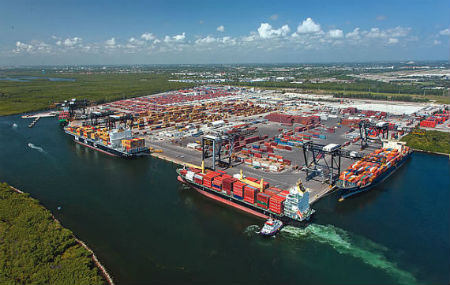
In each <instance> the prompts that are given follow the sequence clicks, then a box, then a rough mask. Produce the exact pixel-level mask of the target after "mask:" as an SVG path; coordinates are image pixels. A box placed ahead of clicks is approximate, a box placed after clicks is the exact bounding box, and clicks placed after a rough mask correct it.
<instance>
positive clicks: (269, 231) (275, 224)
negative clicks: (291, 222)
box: [259, 218, 283, 237]
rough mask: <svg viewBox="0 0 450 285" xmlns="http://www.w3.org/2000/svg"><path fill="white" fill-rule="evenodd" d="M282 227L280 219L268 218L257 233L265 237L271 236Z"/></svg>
mask: <svg viewBox="0 0 450 285" xmlns="http://www.w3.org/2000/svg"><path fill="white" fill-rule="evenodd" d="M282 227H283V222H282V221H280V220H274V219H272V218H269V219H268V220H267V221H266V222H265V223H264V226H263V227H262V229H261V231H260V232H259V234H260V235H262V236H265V237H271V236H274V235H276V234H277V233H278V232H279V231H280V230H281V228H282Z"/></svg>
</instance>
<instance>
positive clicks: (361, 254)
mask: <svg viewBox="0 0 450 285" xmlns="http://www.w3.org/2000/svg"><path fill="white" fill-rule="evenodd" d="M281 235H282V236H283V237H285V238H289V239H293V240H297V239H307V240H313V241H317V242H319V243H322V244H327V245H329V246H331V247H333V248H334V249H335V250H336V251H337V252H339V253H340V254H346V255H350V256H352V257H355V258H358V259H360V260H362V261H363V262H364V263H366V264H368V265H370V266H372V267H375V268H378V269H381V270H384V271H385V272H387V273H388V274H390V275H391V276H393V277H395V278H397V279H398V281H399V282H400V283H403V284H415V283H416V278H415V277H414V276H413V275H412V274H411V273H409V272H407V271H404V270H402V269H400V268H398V266H397V264H395V263H393V262H391V261H389V260H388V259H387V258H386V256H385V253H386V252H387V251H388V249H387V248H386V247H384V246H382V245H379V244H376V243H374V242H373V241H371V240H368V239H366V238H364V237H361V236H356V235H353V234H351V233H349V232H347V231H345V230H343V229H340V228H337V227H334V226H332V225H326V226H324V225H317V224H311V225H309V226H308V227H306V228H303V229H302V228H296V227H291V226H287V227H284V228H283V229H282V230H281Z"/></svg>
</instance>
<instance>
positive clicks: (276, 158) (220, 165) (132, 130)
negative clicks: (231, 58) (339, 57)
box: [59, 86, 450, 212]
mask: <svg viewBox="0 0 450 285" xmlns="http://www.w3.org/2000/svg"><path fill="white" fill-rule="evenodd" d="M62 109H63V110H64V111H63V112H61V113H60V114H59V118H60V122H61V123H62V124H63V125H66V124H68V125H67V126H65V131H66V133H68V134H69V135H72V136H74V138H75V141H76V142H78V143H81V144H84V145H85V146H88V147H91V148H94V149H97V150H99V151H102V152H105V153H107V154H116V156H124V157H133V156H137V155H142V154H146V153H149V152H150V153H151V155H152V156H154V157H158V158H161V159H164V160H167V161H171V162H174V163H176V164H179V165H181V166H183V167H184V168H187V169H190V170H192V171H194V170H195V173H199V172H200V171H202V173H203V174H205V172H204V171H205V168H206V169H209V171H213V172H217V171H218V172H221V173H223V174H224V175H225V173H226V175H227V176H229V177H230V178H231V177H239V176H241V177H242V178H243V177H244V175H245V177H247V178H246V179H245V181H247V182H248V181H250V180H251V181H254V182H255V181H257V182H256V183H261V185H262V184H263V182H262V181H261V180H263V181H264V183H268V184H267V185H270V187H271V189H294V187H295V185H297V186H298V184H299V181H301V182H300V183H301V186H302V187H303V189H304V191H307V192H309V203H310V204H313V203H314V202H315V201H317V200H318V199H320V198H321V197H323V196H324V195H326V194H327V193H331V192H332V191H335V190H336V182H337V181H338V180H341V181H342V179H343V178H342V177H344V171H346V172H345V175H347V174H348V173H351V167H352V166H353V165H354V164H356V165H358V164H357V163H360V162H359V161H360V160H362V159H363V158H364V159H365V157H369V156H368V155H369V154H370V155H372V156H373V155H375V154H378V153H380V151H379V150H378V149H380V148H381V147H382V145H383V142H384V143H392V142H396V141H398V140H399V139H400V138H401V137H402V136H404V135H406V134H407V133H409V132H411V131H413V132H415V131H417V130H418V129H417V127H419V126H420V127H421V128H439V129H441V130H447V131H448V130H449V129H450V128H449V126H450V125H449V121H448V118H449V112H448V106H444V105H437V104H424V103H398V102H396V103H395V104H392V105H391V104H388V103H380V102H379V101H378V102H373V101H369V100H364V101H360V100H348V99H342V100H327V96H324V95H317V96H316V95H311V94H296V93H281V92H277V91H272V90H255V89H253V88H251V89H250V88H240V87H232V86H202V87H197V88H193V89H187V90H177V91H170V92H166V93H161V94H157V95H151V96H144V97H139V98H134V99H126V100H120V101H115V102H111V103H106V104H101V105H95V106H88V104H86V103H85V102H78V101H76V100H75V99H74V100H72V101H70V102H65V103H63V104H62ZM399 145H400V144H399ZM402 151H403V153H405V151H406V152H407V150H406V149H403V147H401V150H400V152H402ZM388 152H389V151H388ZM371 153H372V154H371ZM374 153H375V154H374ZM383 153H384V152H383ZM405 157H406V156H405ZM389 159H390V158H389ZM399 159H400V158H399ZM396 161H397V158H396V159H395V160H393V162H392V163H395V162H396ZM388 163H389V164H390V163H391V162H388ZM364 165H367V163H365V164H364ZM371 166H373V165H371ZM200 169H201V170H200ZM349 169H350V170H349ZM374 169H375V170H376V169H378V167H373V168H372V170H370V171H372V172H373V171H375V170H374ZM381 169H384V168H382V167H381ZM349 171H350V172H349ZM370 171H369V168H367V169H366V170H365V171H364V172H361V171H360V172H361V174H360V176H358V178H357V179H359V177H361V182H362V181H363V179H364V182H365V183H367V179H369V181H372V179H374V178H375V181H376V180H377V179H376V177H375V176H374V178H372V179H370V177H369V176H371V175H372V173H371V172H370ZM363 174H364V175H363ZM389 174H391V173H389ZM184 175H186V172H184ZM355 175H356V174H355ZM355 175H354V176H355ZM368 175H369V176H368ZM377 175H378V174H377ZM381 176H388V175H380V177H381ZM352 178H353V176H352ZM181 179H182V180H183V181H184V182H186V179H185V177H184V178H181ZM224 179H225V178H224ZM355 179H356V178H355ZM383 179H384V178H383ZM220 181H222V180H220ZM236 181H237V180H236ZM357 182H358V181H355V182H354V184H355V185H356V183H357ZM361 182H359V183H361ZM220 183H222V182H220ZM248 183H252V182H248ZM249 185H253V184H249ZM358 185H359V184H358ZM191 186H192V185H191ZM200 186H202V184H201V183H200ZM253 186H256V187H257V188H258V185H256V184H255V185H253ZM202 187H203V186H202ZM219 187H220V186H219ZM249 187H250V186H249ZM261 187H262V186H261ZM261 191H262V190H261ZM273 191H276V190H273ZM280 191H281V190H280ZM241 195H242V194H241ZM242 196H243V195H242ZM230 197H231V196H230ZM254 197H255V196H254V195H253V198H254ZM239 198H241V199H242V197H239ZM230 199H231V198H230ZM280 199H282V198H280ZM284 199H286V198H284ZM257 210H258V209H257ZM263 212H264V211H263Z"/></svg>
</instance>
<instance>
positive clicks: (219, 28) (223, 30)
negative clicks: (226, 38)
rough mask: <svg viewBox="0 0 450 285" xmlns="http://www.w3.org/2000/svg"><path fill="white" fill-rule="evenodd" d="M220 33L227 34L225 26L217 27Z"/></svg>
mask: <svg viewBox="0 0 450 285" xmlns="http://www.w3.org/2000/svg"><path fill="white" fill-rule="evenodd" d="M217 31H218V32H225V27H224V26H223V25H220V26H218V27H217Z"/></svg>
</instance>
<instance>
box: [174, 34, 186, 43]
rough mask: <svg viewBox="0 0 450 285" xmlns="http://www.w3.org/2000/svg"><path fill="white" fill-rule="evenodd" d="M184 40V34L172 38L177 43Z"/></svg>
mask: <svg viewBox="0 0 450 285" xmlns="http://www.w3.org/2000/svg"><path fill="white" fill-rule="evenodd" d="M185 38H186V33H184V32H183V33H182V34H180V35H175V36H173V39H174V40H175V41H177V42H179V41H183V40H184V39H185Z"/></svg>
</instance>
